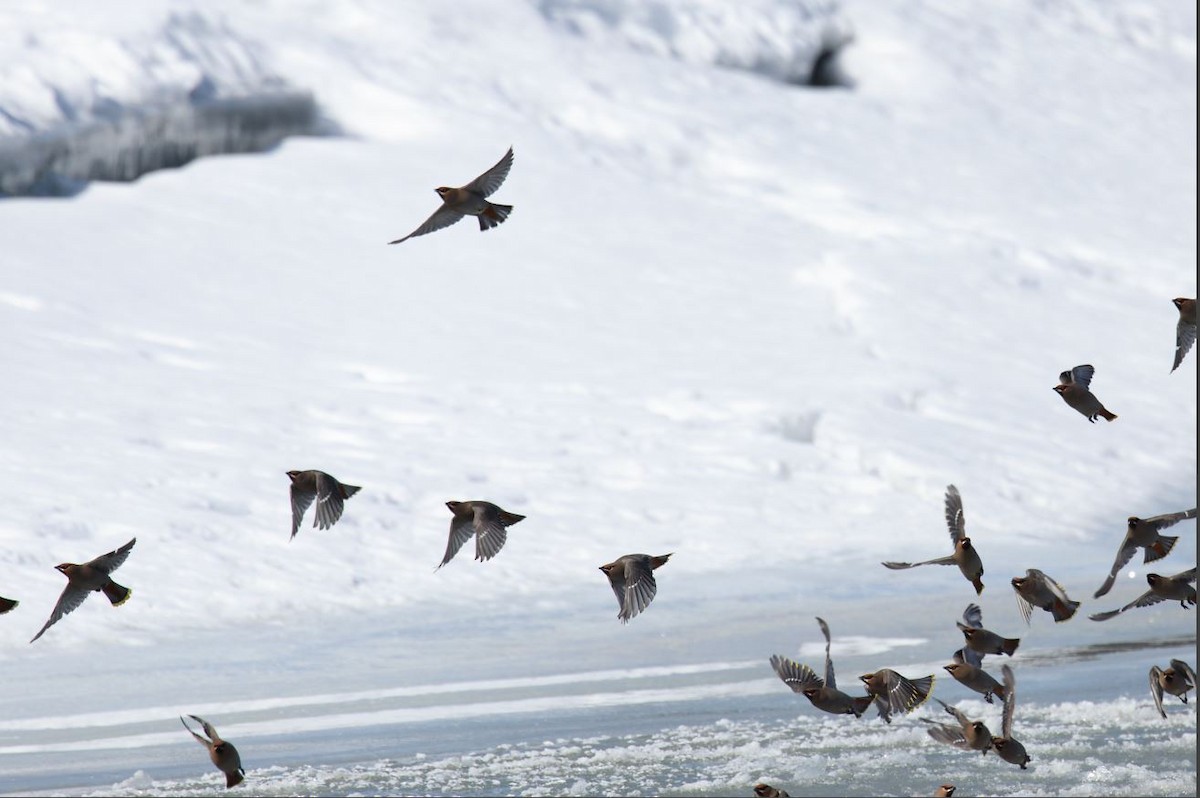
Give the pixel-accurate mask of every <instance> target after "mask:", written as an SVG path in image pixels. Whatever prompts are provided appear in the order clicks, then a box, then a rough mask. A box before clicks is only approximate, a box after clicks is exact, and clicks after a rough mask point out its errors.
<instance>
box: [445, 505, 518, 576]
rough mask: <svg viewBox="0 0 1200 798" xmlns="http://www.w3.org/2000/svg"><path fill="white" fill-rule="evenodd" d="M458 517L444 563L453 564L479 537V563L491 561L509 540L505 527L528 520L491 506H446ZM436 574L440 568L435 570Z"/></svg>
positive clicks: (447, 543) (454, 523)
mask: <svg viewBox="0 0 1200 798" xmlns="http://www.w3.org/2000/svg"><path fill="white" fill-rule="evenodd" d="M446 506H447V507H449V508H450V512H451V513H453V514H454V517H453V518H451V519H450V539H449V540H448V541H447V542H446V555H445V556H444V557H442V563H441V565H439V566H438V568H441V567H442V565H445V564H446V563H448V562H450V560H452V559H454V555H455V554H458V550H459V549H461V548H462V545H463V544H464V543H466V542H467V541H468V540H469V539H470V538H471V536H472V535H474V536H475V559H477V560H479V561H481V562H482V561H484V560H490V559H492V558H493V557H495V556H496V554H497V553H498V552H499V551H500V549H501V548H503V547H504V542H505V541H506V540H507V539H508V533H507V532H506V531H505V527H509V526H512V525H513V524H515V523H517V522H518V521H523V520H525V516H523V515H517V514H516V513H510V512H509V511H508V510H502V509H500V508H499V507H498V506H496V505H494V504H492V503H491V502H483V501H465V502H453V501H451V502H446ZM434 570H435V571H436V570H437V568H435V569H434Z"/></svg>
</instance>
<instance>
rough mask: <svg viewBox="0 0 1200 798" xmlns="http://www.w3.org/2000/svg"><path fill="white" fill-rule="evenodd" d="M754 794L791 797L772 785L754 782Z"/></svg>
mask: <svg viewBox="0 0 1200 798" xmlns="http://www.w3.org/2000/svg"><path fill="white" fill-rule="evenodd" d="M754 794H755V795H757V796H758V798H791V796H789V795H788V794H787V793H786V792H785V791H783V790H780V789H778V788H776V787H772V786H771V785H770V784H755V785H754Z"/></svg>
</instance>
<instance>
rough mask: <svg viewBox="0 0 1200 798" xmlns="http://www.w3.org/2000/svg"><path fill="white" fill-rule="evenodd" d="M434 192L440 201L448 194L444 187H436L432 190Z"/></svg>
mask: <svg viewBox="0 0 1200 798" xmlns="http://www.w3.org/2000/svg"><path fill="white" fill-rule="evenodd" d="M434 191H436V192H437V195H438V196H439V197H441V198H442V199H445V198H446V195H447V194H449V193H450V189H449V188H447V187H446V186H438V187H437V188H435V189H434Z"/></svg>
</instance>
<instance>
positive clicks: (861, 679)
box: [858, 673, 875, 682]
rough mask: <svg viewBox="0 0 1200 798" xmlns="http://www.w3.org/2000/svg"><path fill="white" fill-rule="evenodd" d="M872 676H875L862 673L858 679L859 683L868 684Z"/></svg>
mask: <svg viewBox="0 0 1200 798" xmlns="http://www.w3.org/2000/svg"><path fill="white" fill-rule="evenodd" d="M874 675H875V674H873V673H864V674H863V675H862V676H859V677H858V679H859V681H861V682H869V681H871V677H872V676H874Z"/></svg>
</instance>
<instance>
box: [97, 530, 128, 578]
mask: <svg viewBox="0 0 1200 798" xmlns="http://www.w3.org/2000/svg"><path fill="white" fill-rule="evenodd" d="M134 543H137V538H134V539H133V540H131V541H129V542H128V543H126V544H125V545H124V546H122V547H121V548H119V549H116V550H114V551H110V552H109V553H108V554H101V555H100V556H99V557H97V558H96V559H94V560H92V561H91V562H89V563H88V565H90V566H92V567H93V568H97V569H99V570H101V571H103V572H104V573H106V574H111V573H112V572H113V571H115V570H117V569H118V568H120V567H121V563H123V562H125V558H126V557H128V556H129V552H130V551H132V550H133V544H134Z"/></svg>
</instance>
